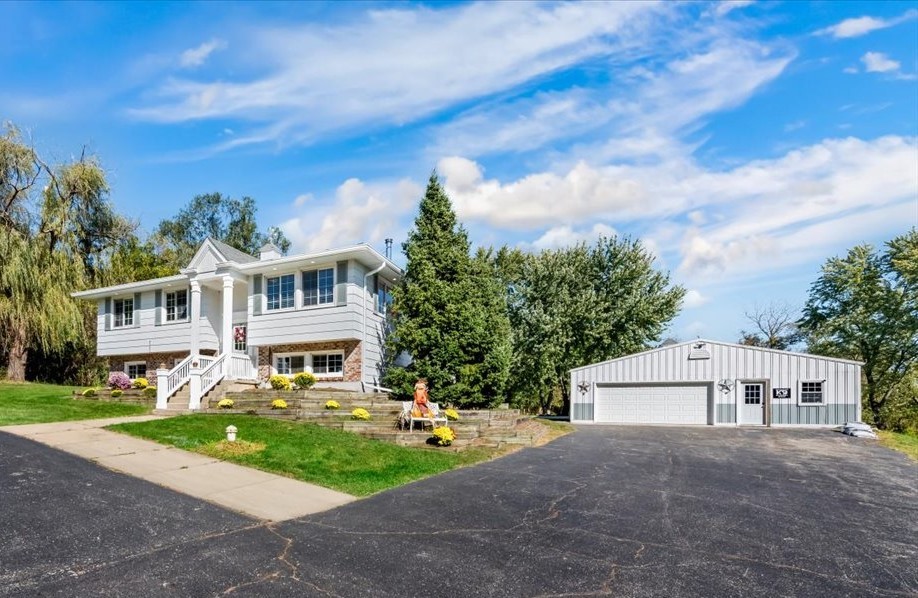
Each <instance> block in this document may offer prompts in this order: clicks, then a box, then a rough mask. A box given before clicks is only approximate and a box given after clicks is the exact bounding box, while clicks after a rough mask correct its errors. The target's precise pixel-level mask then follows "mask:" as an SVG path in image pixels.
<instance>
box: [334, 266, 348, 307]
mask: <svg viewBox="0 0 918 598" xmlns="http://www.w3.org/2000/svg"><path fill="white" fill-rule="evenodd" d="M337 278H338V280H337V284H336V285H335V293H336V299H337V301H336V302H335V305H347V262H346V261H345V262H338V274H337Z"/></svg>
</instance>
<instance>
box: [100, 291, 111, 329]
mask: <svg viewBox="0 0 918 598" xmlns="http://www.w3.org/2000/svg"><path fill="white" fill-rule="evenodd" d="M102 319H103V322H104V324H105V329H106V330H111V329H112V298H111V297H106V298H105V301H104V303H103V305H102Z"/></svg>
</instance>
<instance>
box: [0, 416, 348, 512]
mask: <svg viewBox="0 0 918 598" xmlns="http://www.w3.org/2000/svg"><path fill="white" fill-rule="evenodd" d="M152 419H162V417H160V416H155V415H144V416H138V417H118V418H110V419H94V420H82V421H72V422H55V423H49V424H25V425H20V426H6V427H0V431H3V432H7V433H10V434H15V435H17V436H22V437H24V438H28V439H31V440H34V441H36V442H40V443H42V444H46V445H48V446H50V447H52V448H56V449H59V450H62V451H66V452H68V453H72V454H74V455H77V456H79V457H83V458H84V459H89V460H91V461H94V462H95V463H98V464H99V465H102V466H103V467H107V468H108V469H112V470H114V471H119V472H121V473H126V474H128V475H131V476H134V477H137V478H140V479H143V480H147V481H148V482H153V483H154V484H159V485H161V486H165V487H166V488H171V489H172V490H175V491H177V492H182V493H184V494H187V495H190V496H194V497H196V498H200V499H202V500H206V501H208V502H211V503H214V504H216V505H219V506H221V507H224V508H227V509H231V510H233V511H236V512H239V513H243V514H245V515H249V516H251V517H255V518H258V519H263V520H268V521H285V520H287V519H295V518H297V517H302V516H304V515H309V514H311V513H318V512H321V511H326V510H328V509H331V508H334V507H338V506H341V505H343V504H347V503H349V502H351V501H353V500H356V499H355V497H353V496H351V495H349V494H344V493H342V492H336V491H335V490H329V489H327V488H322V487H321V486H316V485H313V484H307V483H306V482H299V481H297V480H293V479H290V478H285V477H283V476H279V475H275V474H273V473H267V472H264V471H259V470H257V469H251V468H249V467H242V466H241V465H234V464H232V463H226V462H224V461H220V460H218V459H213V458H211V457H206V456H204V455H199V454H197V453H190V452H188V451H183V450H181V449H177V448H173V447H169V446H165V445H162V444H158V443H156V442H152V441H150V440H143V439H140V438H135V437H133V436H127V435H125V434H118V433H117V432H110V431H108V430H103V429H102V428H104V427H105V426H108V425H111V424H118V423H122V422H142V421H149V420H152Z"/></svg>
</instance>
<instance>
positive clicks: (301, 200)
mask: <svg viewBox="0 0 918 598" xmlns="http://www.w3.org/2000/svg"><path fill="white" fill-rule="evenodd" d="M313 199H314V198H313V196H312V193H302V194H300V195H297V196H296V197H295V198H294V199H293V207H295V208H300V207H302V206H303V204H305V203H306V202H308V201H312V200H313Z"/></svg>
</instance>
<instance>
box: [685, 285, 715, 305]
mask: <svg viewBox="0 0 918 598" xmlns="http://www.w3.org/2000/svg"><path fill="white" fill-rule="evenodd" d="M708 301H709V298H708V297H705V296H704V295H702V294H701V292H700V291H698V290H696V289H689V290H688V291H686V292H685V299H683V301H682V307H684V308H685V309H694V308H696V307H701V306H702V305H704V304H705V303H707V302H708Z"/></svg>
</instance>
